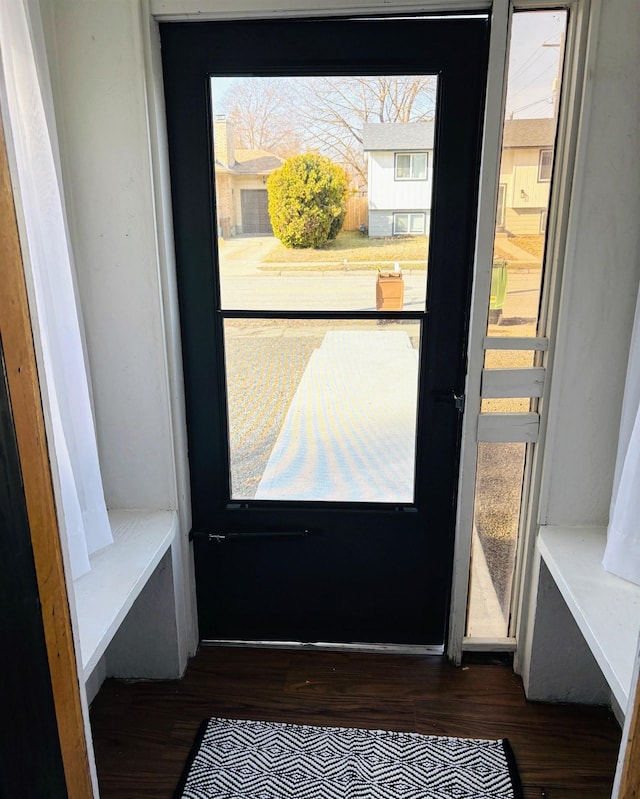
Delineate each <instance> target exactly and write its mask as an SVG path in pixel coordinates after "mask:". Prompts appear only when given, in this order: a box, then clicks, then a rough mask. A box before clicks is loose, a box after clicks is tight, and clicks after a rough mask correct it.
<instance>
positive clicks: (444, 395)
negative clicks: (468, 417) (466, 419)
mask: <svg viewBox="0 0 640 799" xmlns="http://www.w3.org/2000/svg"><path fill="white" fill-rule="evenodd" d="M431 396H432V397H433V399H434V400H435V401H436V402H447V403H450V404H451V405H453V407H454V408H455V409H456V410H458V411H460V413H462V411H464V401H465V396H464V394H456V392H455V391H454V390H453V389H452V388H448V389H440V390H438V389H436V390H435V391H432V392H431Z"/></svg>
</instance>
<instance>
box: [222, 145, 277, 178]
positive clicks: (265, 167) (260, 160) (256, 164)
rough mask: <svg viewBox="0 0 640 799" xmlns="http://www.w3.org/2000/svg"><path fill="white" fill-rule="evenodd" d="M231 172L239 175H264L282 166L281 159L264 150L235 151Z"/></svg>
mask: <svg viewBox="0 0 640 799" xmlns="http://www.w3.org/2000/svg"><path fill="white" fill-rule="evenodd" d="M235 157H236V162H235V164H234V165H233V171H234V172H236V173H237V174H240V175H264V174H269V173H271V172H273V170H274V169H278V167H280V166H282V158H278V156H277V155H273V153H269V152H267V151H266V150H236V152H235Z"/></svg>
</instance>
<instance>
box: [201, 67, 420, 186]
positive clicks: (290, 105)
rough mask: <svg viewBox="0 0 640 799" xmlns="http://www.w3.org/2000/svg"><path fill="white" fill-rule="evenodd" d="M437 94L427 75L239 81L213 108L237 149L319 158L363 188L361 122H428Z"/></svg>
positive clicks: (215, 101) (276, 78)
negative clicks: (324, 157) (229, 129)
mask: <svg viewBox="0 0 640 799" xmlns="http://www.w3.org/2000/svg"><path fill="white" fill-rule="evenodd" d="M435 94H436V78H435V77H433V76H431V75H391V76H383V75H375V76H364V77H343V76H341V77H334V76H332V77H255V78H238V79H237V80H236V81H235V82H234V83H233V84H232V85H231V86H230V87H229V88H228V89H227V90H226V92H225V93H224V96H222V97H220V98H214V104H215V111H216V113H225V114H226V115H227V117H228V118H229V119H230V120H231V121H232V122H233V124H234V131H235V140H236V146H237V147H242V148H246V149H252V150H253V149H262V150H268V151H269V152H272V153H274V154H276V155H279V156H281V157H283V158H287V157H289V156H290V155H295V154H298V153H302V152H305V151H315V152H319V153H322V154H323V155H327V156H328V157H329V158H331V159H333V160H334V161H336V162H337V163H339V164H340V165H341V166H342V167H343V169H344V170H345V172H346V173H347V174H348V175H349V176H350V178H351V180H352V183H355V184H359V185H360V186H364V185H365V183H366V170H365V163H364V155H363V152H362V127H363V125H364V123H366V122H421V121H425V120H430V119H433V116H434V109H435Z"/></svg>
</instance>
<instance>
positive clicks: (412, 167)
mask: <svg viewBox="0 0 640 799" xmlns="http://www.w3.org/2000/svg"><path fill="white" fill-rule="evenodd" d="M426 179H427V154H426V153H396V180H426Z"/></svg>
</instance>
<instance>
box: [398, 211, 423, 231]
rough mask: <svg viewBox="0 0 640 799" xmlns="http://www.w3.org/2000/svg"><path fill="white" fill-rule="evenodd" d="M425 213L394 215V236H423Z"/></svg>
mask: <svg viewBox="0 0 640 799" xmlns="http://www.w3.org/2000/svg"><path fill="white" fill-rule="evenodd" d="M424 217H425V215H424V213H418V214H409V213H406V214H394V215H393V235H394V236H421V235H422V234H423V233H424Z"/></svg>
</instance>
